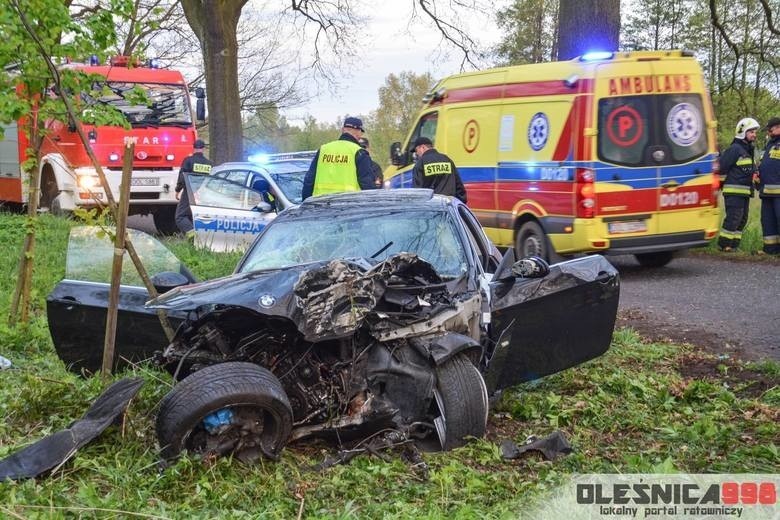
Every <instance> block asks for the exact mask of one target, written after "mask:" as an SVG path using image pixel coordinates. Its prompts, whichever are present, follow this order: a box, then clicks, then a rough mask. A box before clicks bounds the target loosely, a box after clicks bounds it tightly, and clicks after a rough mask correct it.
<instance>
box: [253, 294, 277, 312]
mask: <svg viewBox="0 0 780 520" xmlns="http://www.w3.org/2000/svg"><path fill="white" fill-rule="evenodd" d="M257 303H259V304H260V306H261V307H265V308H266V309H267V308H268V307H273V306H274V304H275V303H276V298H274V297H273V295H271V294H264V295H262V296H261V297H260V299H259V300H257Z"/></svg>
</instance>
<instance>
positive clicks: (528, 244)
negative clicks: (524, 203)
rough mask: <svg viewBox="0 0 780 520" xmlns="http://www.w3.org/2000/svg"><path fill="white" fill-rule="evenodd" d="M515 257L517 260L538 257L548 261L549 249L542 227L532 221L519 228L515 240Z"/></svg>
mask: <svg viewBox="0 0 780 520" xmlns="http://www.w3.org/2000/svg"><path fill="white" fill-rule="evenodd" d="M515 255H516V256H517V259H518V260H519V259H520V258H524V257H526V256H539V257H542V258H544V259H545V260H546V261H548V262H549V261H550V247H549V245H548V242H547V235H546V234H545V233H544V230H543V229H542V226H540V225H539V224H538V223H536V222H534V221H533V220H530V221H528V222H525V223H523V225H522V226H520V229H518V230H517V238H516V239H515Z"/></svg>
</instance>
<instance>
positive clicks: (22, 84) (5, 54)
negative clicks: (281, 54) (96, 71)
mask: <svg viewBox="0 0 780 520" xmlns="http://www.w3.org/2000/svg"><path fill="white" fill-rule="evenodd" d="M109 3H110V4H111V5H110V6H109V7H110V8H109V9H100V10H96V11H95V12H94V14H93V15H92V16H90V17H89V18H87V19H85V20H84V19H82V20H81V21H80V22H79V23H78V24H77V23H75V22H74V21H73V20H72V19H71V17H70V13H69V12H68V8H67V6H66V5H65V4H64V3H63V2H61V1H59V0H0V26H2V27H3V34H4V38H3V39H0V70H1V71H2V72H0V120H2V121H5V122H10V121H13V120H18V119H19V118H20V117H22V116H25V117H24V119H23V121H24V122H25V128H24V130H25V132H26V133H27V135H28V138H29V142H30V147H29V148H28V149H27V150H26V157H25V161H24V162H23V165H22V167H23V168H24V170H25V171H26V172H27V174H28V178H29V179H30V186H29V198H28V216H27V223H26V231H27V232H26V235H25V241H24V250H23V251H22V254H21V257H20V261H19V271H18V282H17V287H16V291H15V293H14V297H13V302H12V308H11V313H10V316H9V321H10V323H11V324H12V325H13V324H16V322H17V321H18V320H20V321H21V322H22V323H25V322H26V321H27V319H28V313H29V307H30V291H31V286H32V266H33V260H34V251H35V230H36V227H37V225H38V219H37V209H38V199H39V196H40V191H39V186H40V167H39V159H40V145H41V142H42V140H43V138H44V135H45V134H44V132H45V128H44V123H45V121H47V120H49V119H59V120H62V121H68V122H70V123H72V124H73V125H74V126H75V129H76V132H77V133H78V135H79V138H80V139H81V142H82V143H83V145H84V148H85V149H86V151H87V153H88V155H89V157H90V159H91V160H92V163H93V165H94V167H95V170H96V171H97V174H98V177H99V178H100V182H101V184H102V186H104V187H105V191H106V198H107V199H108V210H109V211H110V213H111V215H112V217H113V219H114V221H115V222H117V223H123V222H124V219H123V218H121V216H120V213H119V211H118V207H117V203H116V199H115V198H114V196H113V194H112V193H111V190H110V188H109V187H108V182H107V181H106V177H105V174H104V172H103V170H102V168H101V167H100V164H99V163H98V161H97V158H96V157H95V155H94V152H93V151H92V148H91V146H90V144H89V140H88V139H87V136H86V135H85V133H84V130H83V128H82V126H81V117H80V114H79V113H78V112H77V110H76V108H75V106H74V98H73V96H72V93H74V92H83V91H89V90H90V89H91V85H92V83H93V80H94V78H90V77H88V76H87V75H85V74H83V73H79V72H77V71H74V70H72V69H60V68H58V67H57V64H56V62H61V61H64V60H66V59H67V58H69V57H71V56H88V55H91V54H98V53H101V51H103V50H104V49H107V48H108V47H109V46H110V45H111V44H112V43H113V41H114V37H115V35H114V29H113V28H114V23H113V18H112V16H113V15H114V14H115V13H121V12H122V8H123V7H124V6H125V4H126V2H123V1H122V0H110V2H109ZM51 92H54V93H57V94H59V95H56V96H51V95H50V93H51ZM90 108H91V110H90V111H89V112H88V113H89V117H90V118H92V120H93V121H95V122H99V123H100V124H114V125H118V126H126V125H127V123H126V121H125V119H124V117H123V116H122V115H121V114H120V113H118V112H117V111H116V110H115V109H113V108H112V107H108V106H100V105H96V106H94V107H90ZM125 167H126V168H129V167H131V165H128V164H127V162H126V166H125ZM118 236H119V237H124V232H123V231H121V232H120V233H118ZM121 242H123V243H117V244H116V245H115V247H116V248H117V249H118V250H125V249H126V250H127V252H128V254H129V256H130V258H131V259H132V261H133V264H134V265H135V267H136V269H137V270H138V273H139V275H140V276H141V278H142V279H143V281H144V284H145V285H146V288H147V290H148V291H149V294H150V295H151V296H152V297H154V296H156V290H155V289H154V286H153V285H152V283H151V280H150V279H149V276H148V274H147V273H146V270H145V269H144V267H143V265H142V263H141V261H140V259H139V257H138V255H137V254H136V251H135V248H134V247H133V244H132V243H131V242H130V240H129V239H127V238H124V240H121ZM115 284H116V285H118V284H119V278H118V276H117V277H115V278H114V279H112V285H115ZM113 307H114V308H113V309H111V308H109V317H108V324H109V325H110V324H111V320H113V319H115V316H116V305H114V306H113ZM112 316H113V318H112ZM159 316H160V320H161V322H162V323H163V328H164V329H165V331H166V334H168V337H172V335H173V329H172V328H171V326H170V324H169V323H168V321H167V318H166V317H165V315H164V314H163V313H162V312H160V313H159ZM107 328H108V329H110V326H109V327H107ZM113 341H114V338H113V337H111V338H110V339H109V338H108V334H107V338H106V352H105V353H106V355H105V356H104V358H108V363H105V362H104V365H103V369H104V374H108V373H110V370H111V365H112V361H113Z"/></svg>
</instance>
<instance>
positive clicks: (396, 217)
mask: <svg viewBox="0 0 780 520" xmlns="http://www.w3.org/2000/svg"><path fill="white" fill-rule="evenodd" d="M388 244H389V245H388ZM377 252H379V253H377ZM401 252H407V253H415V254H417V255H418V256H420V258H422V259H423V260H425V261H427V262H429V263H430V264H431V265H433V267H434V268H435V269H436V271H437V272H438V274H439V276H441V277H442V278H445V279H446V278H456V277H460V276H462V275H463V274H464V273H465V272H466V270H467V266H468V263H467V260H466V254H465V252H464V249H463V244H462V243H461V241H460V239H459V237H458V233H457V231H456V227H455V223H454V222H453V221H452V219H451V217H450V216H449V214H448V213H446V212H443V211H397V212H396V211H391V212H388V211H384V212H378V213H369V214H367V213H363V212H361V213H355V214H351V215H345V214H338V215H336V214H335V213H334V214H332V215H322V214H318V215H316V216H314V215H313V216H312V217H311V218H299V217H294V218H289V219H285V218H284V216H283V215H280V217H278V218H277V219H276V220H275V221H274V222H272V223H271V224H269V225H268V227H267V228H266V230H265V232H264V233H263V235H261V237H260V238H259V239H258V240H257V241H256V242H255V243H254V245H253V246H252V249H251V250H250V251H249V252H248V253H247V256H246V259H245V261H244V262H243V264H242V265H241V267H240V268H239V270H238V272H249V271H257V270H262V269H278V268H282V267H287V266H291V265H298V264H305V263H309V262H317V261H323V260H332V259H336V258H370V257H371V256H372V255H375V256H374V258H375V260H377V261H382V260H384V259H386V258H387V257H389V256H393V255H395V254H398V253H401Z"/></svg>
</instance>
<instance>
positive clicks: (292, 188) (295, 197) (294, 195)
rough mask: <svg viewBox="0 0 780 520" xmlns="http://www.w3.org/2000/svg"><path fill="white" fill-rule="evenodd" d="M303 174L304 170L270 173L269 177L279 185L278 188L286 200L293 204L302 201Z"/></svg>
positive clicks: (304, 173)
mask: <svg viewBox="0 0 780 520" xmlns="http://www.w3.org/2000/svg"><path fill="white" fill-rule="evenodd" d="M305 175H306V172H305V171H303V172H301V171H299V172H294V173H281V174H279V173H272V174H271V178H272V179H273V180H274V182H275V183H276V185H277V186H279V189H280V190H282V193H284V196H285V197H287V200H289V201H290V202H292V203H293V204H300V203H301V202H302V201H303V178H304V176H305Z"/></svg>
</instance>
